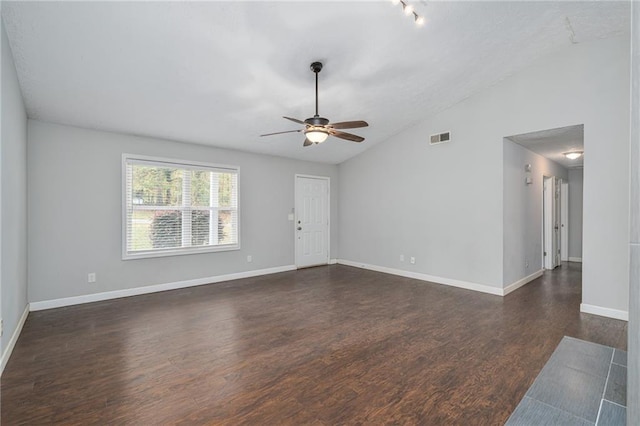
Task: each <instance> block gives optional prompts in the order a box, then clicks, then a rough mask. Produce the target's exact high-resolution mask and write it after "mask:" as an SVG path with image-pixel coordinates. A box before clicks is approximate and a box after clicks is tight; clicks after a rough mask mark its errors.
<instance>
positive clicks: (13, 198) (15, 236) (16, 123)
mask: <svg viewBox="0 0 640 426" xmlns="http://www.w3.org/2000/svg"><path fill="white" fill-rule="evenodd" d="M1 21H2V20H1V19H0V22H1ZM0 33H2V48H1V50H2V52H1V53H2V94H1V97H2V118H1V121H2V139H1V142H0V143H1V146H0V157H1V158H2V159H1V165H0V181H1V191H2V192H1V201H2V208H1V210H2V212H1V214H0V218H1V219H0V232H1V233H2V248H1V252H0V253H1V256H0V262H1V263H0V265H1V267H0V269H1V273H0V284H1V296H0V299H2V302H1V303H2V311H1V312H2V318H3V320H4V334H3V335H2V339H1V344H2V351H3V353H4V350H5V349H6V347H7V344H8V342H9V340H10V339H11V336H12V335H13V333H14V331H15V329H16V326H17V324H18V321H19V319H20V317H21V316H22V313H23V312H24V309H25V307H26V306H27V195H26V193H27V116H26V113H25V109H24V103H23V101H22V94H21V93H20V87H19V86H18V77H17V75H16V70H15V66H14V64H13V57H12V55H11V49H10V47H9V42H8V40H7V35H6V34H5V32H4V28H1V29H0Z"/></svg>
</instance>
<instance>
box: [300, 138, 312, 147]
mask: <svg viewBox="0 0 640 426" xmlns="http://www.w3.org/2000/svg"><path fill="white" fill-rule="evenodd" d="M311 145H313V142H311V141H310V140H309V139H307V138H304V143H303V144H302V146H311Z"/></svg>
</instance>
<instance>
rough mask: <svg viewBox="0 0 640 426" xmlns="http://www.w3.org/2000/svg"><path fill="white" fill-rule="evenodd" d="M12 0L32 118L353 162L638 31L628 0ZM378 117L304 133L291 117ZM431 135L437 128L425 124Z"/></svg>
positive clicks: (15, 46)
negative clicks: (520, 75) (580, 46)
mask: <svg viewBox="0 0 640 426" xmlns="http://www.w3.org/2000/svg"><path fill="white" fill-rule="evenodd" d="M411 3H412V4H413V5H415V7H416V10H417V11H418V13H420V14H422V15H424V16H425V17H426V19H427V24H426V25H425V26H424V27H422V28H417V27H416V26H415V25H413V24H412V22H411V20H410V19H409V18H407V17H405V16H404V15H403V14H402V11H401V8H400V7H399V6H393V5H392V4H391V2H389V1H388V0H380V1H351V2H327V1H324V2H312V1H298V2H270V1H263V2H242V1H233V2H220V1H216V2H162V3H160V2H15V3H12V2H5V1H3V6H2V14H3V18H4V21H5V26H6V30H7V34H8V36H9V41H10V45H11V48H12V50H13V54H14V58H15V63H16V68H17V70H18V77H19V80H20V85H21V88H22V93H23V96H24V99H25V103H26V107H27V113H28V115H29V117H31V118H35V119H39V120H43V121H51V122H57V123H63V124H70V125H76V126H81V127H88V128H94V129H100V130H111V131H117V132H122V133H129V134H136V135H145V136H152V137H157V138H166V139H172V140H179V141H186V142H194V143H199V144H206V145H213V146H220V147H226V148H233V149H240V150H246V151H253V152H260V153H267V154H273V155H280V156H286V157H292V158H299V159H305V160H312V161H321V162H328V163H340V162H342V161H344V160H346V159H348V158H350V157H353V156H355V155H357V154H358V153H360V152H362V151H363V150H365V149H367V148H369V147H371V146H373V145H375V144H377V143H380V142H382V141H384V140H386V139H388V138H389V137H391V136H393V135H394V134H396V133H398V132H399V131H401V130H403V129H405V128H407V127H409V126H412V125H413V124H416V123H417V122H419V121H421V120H423V119H424V118H426V117H428V116H429V115H432V114H434V113H435V112H438V111H441V110H443V109H445V108H447V107H448V106H451V105H453V104H455V103H457V102H459V101H461V100H463V99H465V98H466V97H468V96H470V95H471V94H473V93H475V92H478V91H479V90H482V89H484V88H487V87H489V86H491V85H493V84H495V83H496V82H498V81H500V80H501V79H503V78H505V77H506V76H508V75H510V74H513V73H514V72H516V71H518V70H520V69H522V68H523V67H525V66H526V65H527V64H529V63H531V62H533V61H535V60H536V59H539V58H541V57H543V56H544V55H547V54H549V53H551V52H553V51H556V50H558V49H562V48H566V47H567V46H569V45H571V43H572V42H587V41H591V40H594V39H599V38H606V37H612V36H618V35H623V34H627V33H628V31H629V25H630V18H629V16H630V14H629V9H630V6H629V2H523V1H512V2H424V1H416V2H411ZM314 60H321V61H323V62H324V63H325V68H324V70H323V71H322V72H321V73H320V115H322V116H324V117H327V118H329V119H330V120H331V121H334V122H336V121H347V120H360V119H362V120H367V121H368V122H369V124H370V127H368V128H365V129H355V130H353V133H356V134H358V135H361V136H364V137H365V138H366V140H365V141H364V142H363V143H361V144H356V143H353V142H348V141H344V140H340V139H336V138H329V140H328V141H327V142H326V143H324V144H321V145H318V146H312V147H308V148H303V147H302V141H303V139H304V137H303V136H302V135H301V134H298V133H294V134H287V135H281V136H272V137H268V138H260V137H259V136H258V135H260V134H262V133H268V132H276V131H283V130H293V129H296V125H295V124H294V123H291V122H288V121H287V120H284V119H282V118H281V117H282V116H283V115H287V116H291V117H296V118H299V119H305V118H307V117H310V116H312V115H313V112H314V75H313V73H312V72H311V71H310V70H309V64H310V63H311V62H312V61H314ZM425 137H426V135H425Z"/></svg>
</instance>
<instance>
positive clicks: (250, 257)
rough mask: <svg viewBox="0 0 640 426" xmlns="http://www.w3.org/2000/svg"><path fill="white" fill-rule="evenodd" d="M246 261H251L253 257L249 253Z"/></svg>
mask: <svg viewBox="0 0 640 426" xmlns="http://www.w3.org/2000/svg"><path fill="white" fill-rule="evenodd" d="M247 262H249V263H251V262H253V257H252V256H251V255H249V256H247Z"/></svg>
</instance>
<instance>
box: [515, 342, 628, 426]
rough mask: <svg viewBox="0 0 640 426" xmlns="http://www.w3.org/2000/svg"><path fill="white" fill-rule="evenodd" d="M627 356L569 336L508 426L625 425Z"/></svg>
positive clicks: (517, 408) (559, 347) (558, 348)
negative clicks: (543, 425)
mask: <svg viewBox="0 0 640 426" xmlns="http://www.w3.org/2000/svg"><path fill="white" fill-rule="evenodd" d="M626 405H627V353H626V352H624V351H620V350H618V349H614V348H610V347H608V346H603V345H598V344H596V343H591V342H585V341H583V340H579V339H574V338H572V337H567V336H565V337H564V338H563V339H562V341H561V342H560V344H559V345H558V347H557V348H556V350H555V351H554V352H553V354H552V355H551V358H549V361H547V364H546V365H545V366H544V368H543V369H542V371H541V372H540V374H539V375H538V377H537V378H536V380H535V381H534V382H533V385H531V387H530V388H529V390H528V391H527V393H526V395H525V397H524V398H523V399H522V401H520V404H518V406H517V407H516V409H515V411H514V412H513V414H511V417H510V418H509V420H508V421H507V423H506V424H507V425H510V426H513V425H537V424H540V425H542V424H545V425H547V424H554V425H555V424H561V425H598V426H601V425H606V426H616V425H625V424H626V411H627V409H626Z"/></svg>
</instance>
